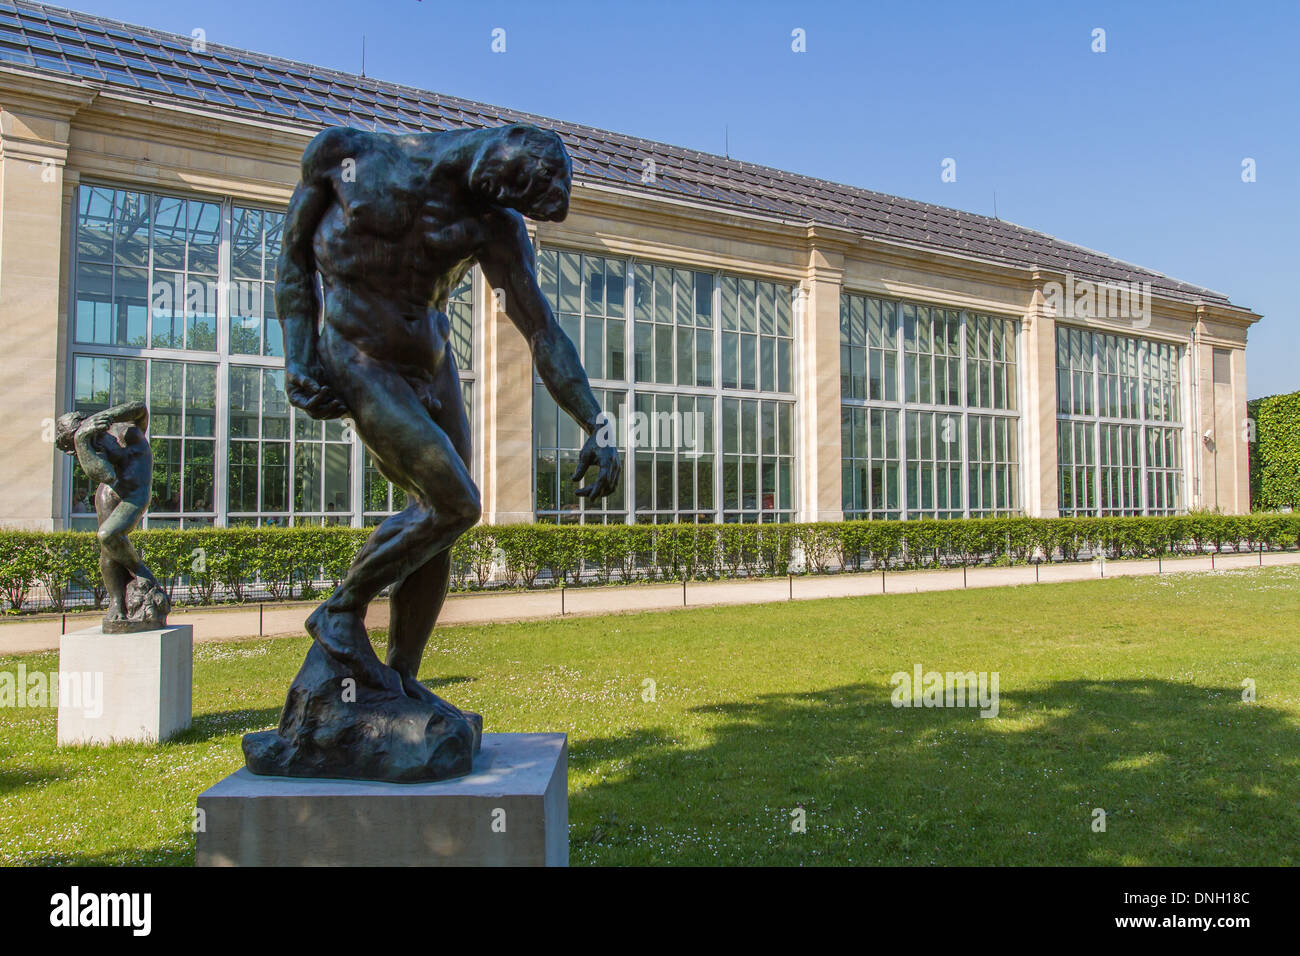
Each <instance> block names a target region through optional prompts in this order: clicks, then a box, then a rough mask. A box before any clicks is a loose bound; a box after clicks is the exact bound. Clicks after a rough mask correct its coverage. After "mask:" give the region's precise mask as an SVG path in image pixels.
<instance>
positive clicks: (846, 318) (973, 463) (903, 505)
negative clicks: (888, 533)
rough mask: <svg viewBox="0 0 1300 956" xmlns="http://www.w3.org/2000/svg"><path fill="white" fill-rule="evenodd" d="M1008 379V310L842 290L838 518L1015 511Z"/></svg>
mask: <svg viewBox="0 0 1300 956" xmlns="http://www.w3.org/2000/svg"><path fill="white" fill-rule="evenodd" d="M1016 376H1017V372H1016V323H1015V321H1014V320H1012V319H1007V318H1002V317H1001V316H994V315H984V314H981V313H977V312H969V311H963V310H959V309H949V308H942V307H939V306H932V305H924V304H921V303H911V302H895V301H891V300H887V299H880V298H876V297H874V296H864V295H853V294H848V293H846V294H844V295H842V296H841V299H840V396H841V407H840V424H841V434H840V442H841V456H842V474H841V489H842V499H843V500H842V504H843V508H844V515H845V517H846V518H902V517H908V518H921V517H928V518H958V517H964V516H968V515H969V516H977V517H978V516H982V515H994V514H1012V513H1015V512H1018V511H1019V510H1020V490H1019V430H1020V418H1019V406H1018V401H1017V397H1018V388H1017V377H1016ZM900 436H901V440H900Z"/></svg>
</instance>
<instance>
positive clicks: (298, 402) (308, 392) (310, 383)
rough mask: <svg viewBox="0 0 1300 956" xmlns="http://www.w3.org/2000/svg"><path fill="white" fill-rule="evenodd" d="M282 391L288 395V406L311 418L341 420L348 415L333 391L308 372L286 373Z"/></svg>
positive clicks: (341, 401) (346, 408)
mask: <svg viewBox="0 0 1300 956" xmlns="http://www.w3.org/2000/svg"><path fill="white" fill-rule="evenodd" d="M284 390H285V392H286V393H288V395H289V404H290V405H293V406H294V407H295V408H301V409H302V410H303V411H304V412H306V413H307V414H308V415H310V416H311V417H312V418H316V419H322V418H342V417H343V416H344V415H346V414H347V413H348V407H347V405H345V404H343V400H342V399H341V398H339V397H338V396H337V395H335V394H334V390H333V389H332V388H330V387H329V386H328V385H322V384H321V383H320V382H318V381H317V380H316V378H315V376H314V375H312V374H311V373H309V372H305V371H301V370H299V371H286V372H285V375H284Z"/></svg>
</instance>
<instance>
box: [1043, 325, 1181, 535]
mask: <svg viewBox="0 0 1300 956" xmlns="http://www.w3.org/2000/svg"><path fill="white" fill-rule="evenodd" d="M1181 358H1182V349H1181V348H1180V347H1179V346H1177V345H1173V344H1170V343H1166V342H1156V341H1152V340H1148V339H1139V338H1134V337H1131V336H1124V335H1111V334H1107V333H1102V332H1090V331H1087V330H1085V329H1076V328H1070V327H1067V326H1058V327H1057V330H1056V395H1057V409H1056V411H1057V458H1058V471H1057V476H1058V489H1059V498H1060V501H1059V504H1060V511H1061V514H1062V515H1144V514H1145V515H1163V514H1175V513H1177V512H1179V511H1182V510H1185V508H1186V505H1185V504H1184V501H1183V493H1184V492H1183V465H1182V461H1183V440H1184V439H1183V426H1182V419H1183V413H1182V389H1181V382H1180V372H1179V364H1180V362H1181Z"/></svg>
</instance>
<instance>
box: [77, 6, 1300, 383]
mask: <svg viewBox="0 0 1300 956" xmlns="http://www.w3.org/2000/svg"><path fill="white" fill-rule="evenodd" d="M65 2H66V3H67V5H70V6H73V7H75V8H77V9H80V10H85V11H87V12H92V13H98V14H101V15H103V16H110V17H115V18H118V19H122V20H127V21H130V22H134V23H140V24H144V25H147V26H152V27H156V28H158V29H164V30H172V31H175V32H178V33H184V34H188V33H190V31H191V30H193V29H194V28H195V27H202V28H203V29H204V30H205V31H207V38H208V40H209V41H210V42H214V43H225V44H229V45H232V46H238V47H244V48H247V49H252V50H258V51H261V52H265V53H273V54H276V55H278V56H284V57H289V58H292V59H299V60H306V61H308V62H311V63H317V64H320V65H322V66H328V67H333V68H335V69H342V70H349V71H354V72H355V71H358V70H359V69H360V66H361V36H362V34H365V37H366V72H367V74H368V75H370V76H374V77H377V78H379V79H385V80H391V81H394V82H400V83H407V84H410V85H413V86H418V87H422V88H425V89H431V90H437V91H440V92H445V93H453V94H457V95H460V96H466V97H470V98H472V99H477V100H482V101H486V102H489V103H497V104H502V105H506V106H511V107H515V108H518V109H524V110H529V111H532V112H536V113H540V114H543V115H546V116H554V117H559V118H563V119H567V120H571V121H574V122H580V123H588V124H591V125H593V126H599V127H603V128H606V129H612V130H618V131H620V132H625V133H630V134H633V135H637V136H644V137H647V138H650V139H656V140H662V141H666V142H669V143H674V144H677V145H681V146H687V147H691V148H694V149H700V150H707V151H710V152H722V151H723V148H724V142H726V143H729V148H730V153H731V155H732V156H734V157H737V158H740V159H744V160H747V161H750V162H755V163H762V164H766V165H771V166H777V167H780V168H783V169H789V170H794V171H797V172H801V173H806V174H808V175H812V176H819V177H822V178H825V179H831V180H836V181H838V182H844V183H851V184H853V185H857V186H863V187H867V188H870V189H876V190H880V191H882V192H887V193H893V194H895V195H901V196H908V197H911V198H914V199H920V200H925V201H927V202H934V203H940V204H942V205H946V206H952V207H955V208H958V209H966V210H970V211H972V212H978V213H984V214H991V213H992V212H993V204H994V195H995V193H996V197H997V212H998V215H999V216H1001V218H1003V219H1007V220H1010V221H1012V222H1017V223H1020V224H1022V225H1025V226H1029V227H1031V228H1034V229H1040V230H1042V231H1044V232H1048V233H1051V234H1052V235H1055V236H1058V237H1060V238H1062V239H1066V240H1068V241H1070V242H1074V243H1077V244H1079V245H1083V246H1088V247H1090V248H1093V249H1098V250H1101V251H1103V252H1106V253H1108V254H1110V255H1113V256H1116V257H1118V258H1121V259H1126V260H1129V261H1132V262H1137V263H1140V264H1141V265H1144V266H1148V267H1150V268H1153V269H1157V270H1159V271H1161V272H1165V273H1168V274H1169V275H1172V276H1176V277H1178V278H1180V279H1184V280H1187V281H1189V282H1194V283H1196V284H1198V285H1202V286H1207V287H1209V288H1212V289H1217V290H1219V291H1221V292H1225V293H1227V294H1228V295H1230V296H1231V297H1232V299H1233V301H1234V302H1237V303H1238V304H1240V305H1245V306H1248V307H1250V308H1252V309H1254V310H1255V311H1257V312H1261V313H1263V314H1264V320H1263V321H1262V322H1261V323H1259V324H1258V325H1257V326H1256V327H1255V328H1254V330H1253V331H1252V332H1251V333H1250V340H1249V341H1250V345H1249V348H1248V350H1247V360H1248V379H1249V392H1250V395H1251V397H1256V396H1260V395H1266V394H1273V393H1276V392H1284V391H1294V390H1296V389H1300V363H1298V362H1297V359H1298V358H1300V325H1298V324H1297V321H1298V318H1300V315H1298V313H1300V308H1298V306H1297V301H1296V296H1295V293H1294V290H1292V289H1291V283H1292V282H1293V281H1295V280H1296V278H1297V264H1298V262H1300V240H1297V224H1300V122H1297V120H1298V119H1300V110H1298V109H1297V104H1298V103H1300V65H1297V60H1298V59H1300V55H1298V53H1297V49H1298V48H1300V42H1298V41H1300V4H1296V3H1294V2H1277V3H1268V2H1252V3H1249V4H1228V3H1198V2H1179V3H1172V2H1171V3H1156V2H1146V3H1140V4H1139V3H1113V4H1112V3H1097V2H1090V3H1069V2H1042V3H996V2H977V3H967V4H957V3H943V2H925V3H891V4H877V3H867V2H844V3H817V2H812V0H805V2H795V3H789V2H780V3H778V2H763V0H748V2H713V3H710V2H696V3H691V2H685V0H666V2H644V0H643V2H636V3H609V2H607V3H596V2H576V0H575V2H569V0H551V2H535V0H534V2H494V0H475V2H470V3H466V2H459V3H448V2H445V0H444V2H438V0H372V2H364V0H310V2H308V0H274V2H268V0H224V2H222V3H212V2H210V0H204V2H195V0H65ZM497 27H500V28H503V29H504V30H505V31H506V52H505V53H504V54H499V53H493V52H492V50H491V33H492V30H493V29H494V28H497ZM796 27H797V28H801V29H803V30H804V31H805V33H806V37H807V52H806V53H802V54H795V53H793V52H792V51H791V48H790V47H791V31H792V30H793V29H795V28H796ZM1097 27H1100V28H1102V29H1104V30H1105V31H1106V52H1105V53H1094V52H1092V50H1091V45H1092V31H1093V30H1094V28H1097ZM724 137H725V139H724ZM946 157H952V158H953V159H955V160H956V162H957V167H956V168H957V181H956V182H953V183H944V182H941V180H940V164H941V162H942V160H943V159H944V158H946ZM1246 157H1250V158H1252V159H1254V160H1255V162H1256V169H1257V180H1256V181H1255V182H1253V183H1243V182H1242V179H1241V164H1242V160H1243V159H1244V158H1246Z"/></svg>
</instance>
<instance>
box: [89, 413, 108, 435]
mask: <svg viewBox="0 0 1300 956" xmlns="http://www.w3.org/2000/svg"><path fill="white" fill-rule="evenodd" d="M112 425H113V416H112V415H110V414H108V412H96V413H95V414H93V415H91V416H90V417H89V418H87V419H86V420H85V422H83V423H82V425H81V427H82V428H87V429H89V430H90V432H91V434H93V435H102V434H104V432H106V431H108V430H109V428H111V427H112Z"/></svg>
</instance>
